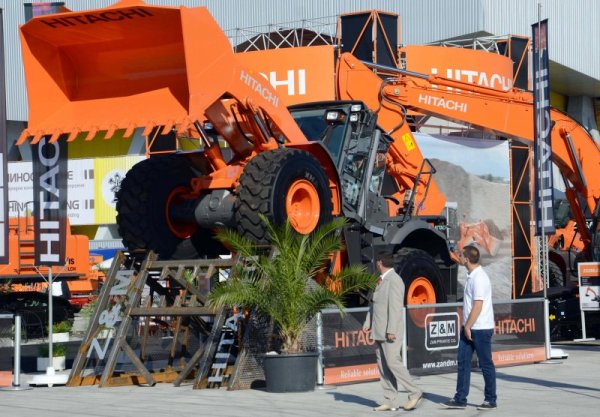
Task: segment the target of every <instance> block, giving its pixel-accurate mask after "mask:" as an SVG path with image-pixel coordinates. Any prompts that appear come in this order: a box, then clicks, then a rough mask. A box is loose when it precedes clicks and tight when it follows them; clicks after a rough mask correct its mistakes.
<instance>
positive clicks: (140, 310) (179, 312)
mask: <svg viewBox="0 0 600 417" xmlns="http://www.w3.org/2000/svg"><path fill="white" fill-rule="evenodd" d="M131 315H132V316H142V317H143V316H146V317H147V316H214V315H215V310H214V309H213V308H210V307H152V308H149V309H147V308H145V307H137V308H132V309H131Z"/></svg>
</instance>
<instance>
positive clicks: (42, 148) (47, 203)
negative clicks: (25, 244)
mask: <svg viewBox="0 0 600 417" xmlns="http://www.w3.org/2000/svg"><path fill="white" fill-rule="evenodd" d="M31 149H32V155H33V206H34V208H33V215H34V219H35V222H34V230H35V233H34V235H35V263H36V265H46V266H50V265H64V263H65V245H66V238H65V237H66V230H67V207H66V205H67V176H68V171H67V137H66V135H61V137H60V138H59V139H58V140H57V141H56V142H54V143H50V136H44V137H42V139H41V140H40V141H39V142H38V143H37V144H35V145H32V147H31Z"/></svg>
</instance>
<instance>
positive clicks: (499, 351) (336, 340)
mask: <svg viewBox="0 0 600 417" xmlns="http://www.w3.org/2000/svg"><path fill="white" fill-rule="evenodd" d="M367 311H368V309H367V308H353V309H348V310H346V312H347V313H346V314H345V315H344V316H340V314H339V312H337V310H333V309H332V310H323V311H322V317H323V327H322V340H323V367H324V372H323V374H324V383H325V384H344V383H349V382H359V381H370V380H376V379H378V378H379V371H378V369H377V360H376V357H375V342H374V341H373V340H370V339H369V336H370V335H369V332H365V331H363V330H362V326H363V323H364V320H365V317H366V315H367ZM405 316H406V321H405V328H406V363H407V367H408V369H409V371H410V373H411V374H413V375H430V374H440V373H449V372H456V367H457V361H456V355H457V352H458V342H459V338H460V331H461V327H462V304H460V303H448V304H435V305H425V306H422V305H411V306H408V307H407V308H406V315H405ZM494 316H495V323H496V325H495V329H494V337H493V340H492V355H493V359H494V363H495V364H496V366H507V365H517V364H525V363H532V362H538V361H541V360H545V359H546V356H545V355H546V353H545V352H546V351H545V346H544V300H543V299H541V298H535V299H523V300H512V301H503V302H495V303H494ZM472 365H473V367H474V368H475V367H477V356H476V355H474V356H473V363H472Z"/></svg>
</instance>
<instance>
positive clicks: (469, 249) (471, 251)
mask: <svg viewBox="0 0 600 417" xmlns="http://www.w3.org/2000/svg"><path fill="white" fill-rule="evenodd" d="M462 253H463V256H464V257H465V258H467V259H468V261H469V262H470V263H472V264H478V263H479V257H480V255H479V249H477V248H476V247H475V246H473V245H467V246H465V247H464V248H463V250H462Z"/></svg>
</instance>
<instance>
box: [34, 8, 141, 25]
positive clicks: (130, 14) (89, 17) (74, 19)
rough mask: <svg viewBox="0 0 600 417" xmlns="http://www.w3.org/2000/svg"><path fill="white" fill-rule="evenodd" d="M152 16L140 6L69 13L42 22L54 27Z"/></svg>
mask: <svg viewBox="0 0 600 417" xmlns="http://www.w3.org/2000/svg"><path fill="white" fill-rule="evenodd" d="M148 16H152V13H150V12H149V11H148V10H146V9H142V8H139V7H135V8H131V9H122V10H113V11H108V12H102V13H86V14H79V15H74V16H73V15H69V16H64V17H55V18H47V19H42V20H41V22H42V23H44V24H46V25H48V26H50V27H51V28H52V29H56V28H59V27H69V26H77V25H91V24H94V23H102V22H114V21H118V20H125V19H135V18H138V17H148Z"/></svg>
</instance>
